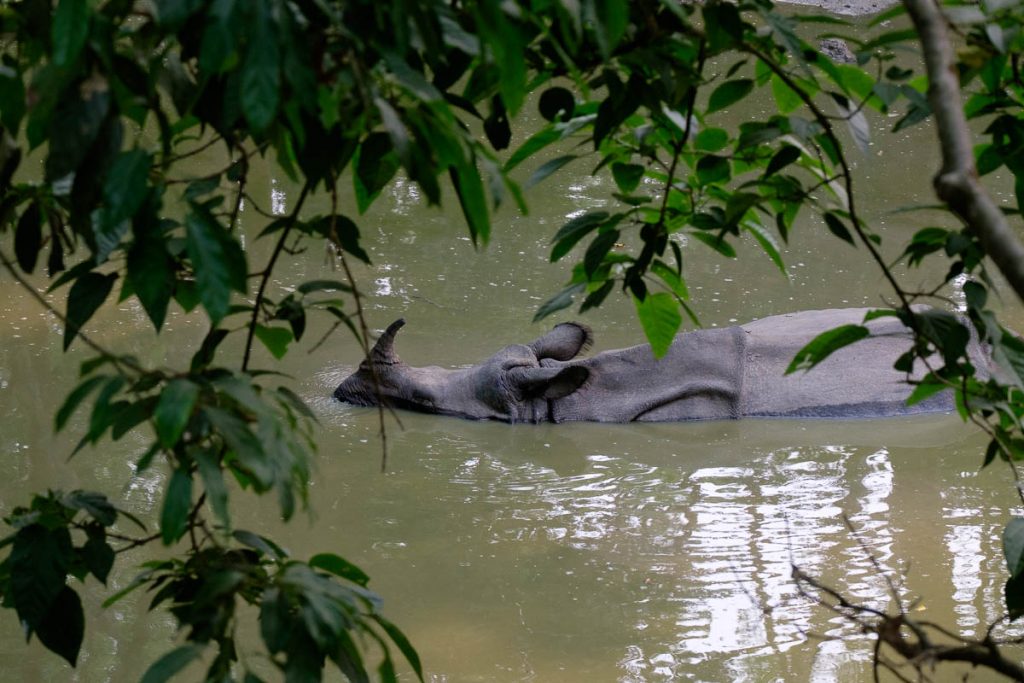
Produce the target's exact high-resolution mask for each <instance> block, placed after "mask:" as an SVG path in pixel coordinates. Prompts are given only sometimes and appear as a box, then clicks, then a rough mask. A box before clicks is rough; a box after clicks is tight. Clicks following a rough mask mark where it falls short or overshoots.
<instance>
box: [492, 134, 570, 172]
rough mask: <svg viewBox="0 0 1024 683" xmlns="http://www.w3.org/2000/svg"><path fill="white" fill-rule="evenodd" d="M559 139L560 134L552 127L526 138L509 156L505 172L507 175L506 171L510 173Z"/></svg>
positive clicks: (560, 137)
mask: <svg viewBox="0 0 1024 683" xmlns="http://www.w3.org/2000/svg"><path fill="white" fill-rule="evenodd" d="M561 139H562V133H561V131H560V130H559V129H558V128H556V127H554V126H547V127H545V128H541V129H540V130H539V131H538V132H536V133H534V134H533V135H531V136H530V137H529V138H527V140H526V142H524V143H523V144H522V145H521V146H520V147H519V149H517V150H516V151H515V152H513V153H512V156H510V157H509V158H508V161H506V162H505V172H506V173H507V172H508V171H511V170H512V169H513V168H515V167H516V166H518V165H519V164H521V163H523V162H524V161H526V160H527V159H529V158H530V157H532V156H533V155H534V154H536V153H537V152H539V151H541V150H542V149H544V148H545V147H547V146H548V145H550V144H552V143H554V142H557V141H558V140H561Z"/></svg>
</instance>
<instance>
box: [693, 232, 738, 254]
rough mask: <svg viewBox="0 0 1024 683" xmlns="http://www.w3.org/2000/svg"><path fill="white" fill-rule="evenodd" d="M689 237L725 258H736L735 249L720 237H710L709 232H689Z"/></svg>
mask: <svg viewBox="0 0 1024 683" xmlns="http://www.w3.org/2000/svg"><path fill="white" fill-rule="evenodd" d="M690 236H691V237H693V238H695V239H698V240H700V241H701V242H703V243H704V244H706V245H708V246H709V247H711V248H712V249H714V250H715V251H717V252H718V253H719V254H721V255H722V256H725V257H726V258H736V249H734V248H733V246H732V245H731V244H729V243H728V242H726V241H725V238H724V237H723V236H722V235H712V234H711V233H709V232H691V233H690Z"/></svg>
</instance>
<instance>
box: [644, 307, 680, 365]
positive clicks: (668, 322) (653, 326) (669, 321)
mask: <svg viewBox="0 0 1024 683" xmlns="http://www.w3.org/2000/svg"><path fill="white" fill-rule="evenodd" d="M633 303H635V304H636V314H637V317H639V318H640V325H641V327H643V328H644V335H645V336H646V337H647V341H648V342H650V344H651V351H653V352H654V357H655V358H661V357H663V356H664V355H665V354H666V353H668V347H670V346H671V345H672V340H673V339H675V338H676V332H678V331H679V326H680V325H681V324H682V322H683V316H682V314H680V313H679V304H678V303H676V298H675V297H674V296H672V295H671V294H668V293H666V292H658V293H657V294H648V295H647V296H646V297H644V300H643V301H640V300H639V299H637V298H635V297H634V299H633Z"/></svg>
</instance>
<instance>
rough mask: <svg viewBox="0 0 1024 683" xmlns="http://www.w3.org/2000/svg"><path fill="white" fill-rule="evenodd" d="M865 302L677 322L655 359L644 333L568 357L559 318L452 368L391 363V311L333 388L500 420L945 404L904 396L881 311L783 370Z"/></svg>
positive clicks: (695, 416) (901, 409) (876, 411)
mask: <svg viewBox="0 0 1024 683" xmlns="http://www.w3.org/2000/svg"><path fill="white" fill-rule="evenodd" d="M868 310H869V309H857V308H851V309H833V310H822V311H803V312H800V313H791V314H787V315H778V316H772V317H769V318H763V319H761V320H757V321H754V322H751V323H747V324H745V325H739V326H736V327H726V328H716V329H703V330H695V331H693V332H686V333H683V334H680V335H678V336H677V337H676V339H675V341H673V343H672V345H671V347H670V348H669V350H668V353H667V354H666V355H665V356H664V357H663V358H660V359H656V358H655V357H654V355H653V353H652V351H651V347H650V346H649V345H646V344H644V345H640V346H633V347H630V348H626V349H616V350H613V351H604V352H602V353H598V354H595V355H594V356H591V357H589V358H577V357H576V356H577V355H578V354H580V353H581V352H582V351H584V350H585V349H586V348H587V347H588V346H589V345H590V344H591V335H590V331H589V329H587V328H586V327H585V326H583V325H579V324H576V323H563V324H560V325H558V326H556V327H555V329H554V330H553V331H551V332H549V333H548V334H546V335H544V336H543V337H541V338H539V339H537V340H535V341H534V342H532V343H530V344H516V345H512V346H506V347H505V348H503V349H502V350H501V351H499V352H498V353H496V354H495V355H493V356H491V357H490V358H488V359H487V360H485V361H483V362H482V363H480V364H478V365H474V366H473V367H470V368H462V369H445V368H440V367H411V366H409V365H406V364H405V363H403V362H402V361H401V360H400V359H399V358H398V356H397V354H396V353H395V350H394V340H395V335H396V333H397V332H398V330H399V328H401V326H402V325H404V321H402V320H398V321H396V322H395V323H393V324H392V325H391V326H390V327H389V328H388V329H387V331H385V333H384V334H383V335H382V336H381V337H380V339H379V340H378V342H377V345H376V346H375V347H374V349H373V351H372V352H371V354H370V357H369V358H368V359H367V360H366V361H363V363H362V364H361V365H360V367H359V370H358V371H357V372H356V373H355V374H353V375H351V376H350V377H348V378H347V379H346V380H345V381H344V382H342V383H341V385H340V386H339V387H338V388H337V390H336V391H335V392H334V396H335V398H337V399H339V400H341V401H346V402H348V403H354V404H356V405H377V404H378V403H381V402H383V403H384V404H385V405H390V406H393V407H396V408H405V409H411V410H417V411H420V412H427V413H435V414H442V415H455V416H459V417H465V418H471V419H493V420H502V421H505V422H571V421H581V420H582V421H593V422H634V421H646V422H674V421H684V420H719V419H736V418H741V417H761V418H768V417H778V418H876V417H890V416H897V415H910V414H915V413H923V412H940V411H948V410H951V409H952V408H953V395H952V392H951V391H944V392H942V393H940V394H937V395H934V396H932V397H930V398H928V399H927V400H925V401H922V402H920V403H917V404H915V405H913V406H908V405H906V399H907V397H908V396H909V395H910V392H911V390H912V386H911V385H910V384H908V379H912V378H913V377H908V376H907V374H906V373H903V372H899V371H897V370H895V369H894V368H893V365H894V363H895V362H896V359H897V358H899V357H900V356H901V355H902V354H904V353H905V352H906V351H907V350H908V349H910V347H911V344H912V337H911V333H910V331H909V330H908V329H907V328H906V327H905V326H904V325H903V323H901V322H900V321H899V320H898V319H896V318H892V317H886V318H880V319H877V320H873V321H871V322H869V323H867V325H866V326H867V327H868V328H869V329H870V331H871V336H870V337H868V338H866V339H863V340H861V341H859V342H857V343H855V344H853V345H851V346H847V347H844V348H842V349H840V350H838V351H837V352H835V353H833V354H832V355H831V356H830V357H829V358H827V359H826V360H825V361H824V362H822V363H821V364H819V365H818V366H816V367H815V368H814V369H812V370H811V371H809V372H803V371H801V372H797V373H794V374H792V375H786V374H785V371H786V368H787V367H788V366H789V364H790V362H792V360H793V358H794V356H795V355H796V353H797V352H798V351H799V350H800V349H802V348H803V347H804V346H805V345H806V344H807V343H808V342H810V341H811V340H812V339H814V338H815V337H816V336H818V335H819V334H821V333H822V332H825V331H827V330H830V329H832V328H835V327H838V326H840V325H845V324H861V323H862V322H863V320H864V316H865V314H866V313H867V311H868Z"/></svg>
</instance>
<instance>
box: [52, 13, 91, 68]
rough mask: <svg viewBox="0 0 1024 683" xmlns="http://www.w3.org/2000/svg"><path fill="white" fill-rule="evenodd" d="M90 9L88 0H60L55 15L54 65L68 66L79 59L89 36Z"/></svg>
mask: <svg viewBox="0 0 1024 683" xmlns="http://www.w3.org/2000/svg"><path fill="white" fill-rule="evenodd" d="M89 14H90V12H89V7H88V4H87V2H86V0H60V4H58V5H57V11H56V12H55V13H54V15H53V29H52V41H53V63H54V64H56V65H57V66H67V65H69V64H71V63H73V62H74V61H75V60H76V59H78V53H79V52H81V51H82V47H83V46H84V45H85V39H86V38H87V37H88V36H89Z"/></svg>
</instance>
